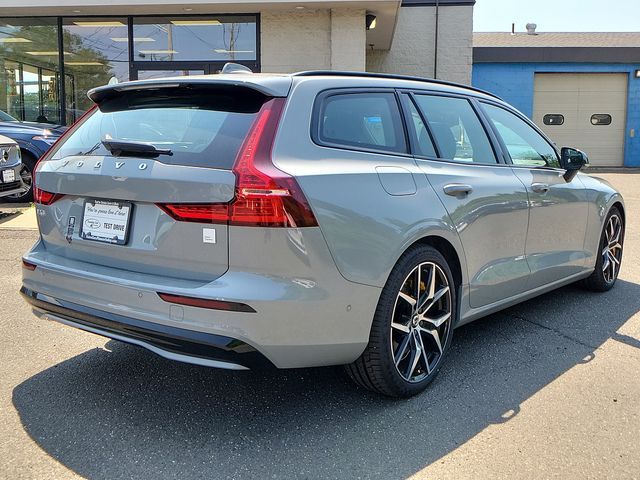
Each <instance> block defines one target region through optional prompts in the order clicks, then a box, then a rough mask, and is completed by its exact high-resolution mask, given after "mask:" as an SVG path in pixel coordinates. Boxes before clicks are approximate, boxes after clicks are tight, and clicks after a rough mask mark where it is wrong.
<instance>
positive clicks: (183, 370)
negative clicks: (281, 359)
mask: <svg viewBox="0 0 640 480" xmlns="http://www.w3.org/2000/svg"><path fill="white" fill-rule="evenodd" d="M639 299H640V285H636V284H633V283H629V282H624V281H619V282H618V284H617V285H616V287H615V288H614V289H613V290H612V291H611V292H609V293H607V294H593V293H588V292H584V291H582V290H580V289H579V288H577V287H575V286H568V287H565V288H562V289H560V290H558V291H556V292H553V293H550V294H547V295H545V296H543V297H540V298H538V299H534V300H531V301H529V302H526V303H524V304H522V305H519V306H517V307H513V308H510V309H508V310H506V311H504V312H502V313H499V314H495V315H492V316H491V317H489V318H487V319H484V320H480V321H477V322H475V323H472V324H470V325H467V326H464V327H461V328H460V329H458V330H457V331H456V333H455V335H454V346H453V348H452V351H451V353H450V356H449V358H448V361H447V362H446V364H445V366H444V367H443V369H442V371H441V372H440V376H439V377H438V378H437V379H436V380H435V381H434V383H433V384H432V385H431V387H430V388H429V389H428V390H427V391H426V392H425V393H424V394H422V395H419V396H417V397H414V398H412V399H409V400H391V399H387V398H383V397H380V396H377V395H374V394H371V393H368V392H366V391H364V390H360V389H358V388H357V387H355V386H353V385H351V383H350V382H349V381H348V380H347V379H346V378H345V377H344V375H343V373H342V370H341V369H340V368H324V369H306V370H291V371H276V372H271V373H254V372H229V371H222V370H213V369H207V368H202V367H195V366H190V365H183V364H178V363H172V362H169V361H166V360H164V359H162V358H160V357H157V356H155V355H153V354H151V353H148V352H146V351H145V350H142V349H139V348H136V347H133V346H129V345H124V344H121V343H118V342H114V341H111V342H108V343H107V349H95V350H90V351H87V352H85V353H83V354H81V355H78V356H76V357H74V358H71V359H69V360H67V361H64V362H62V363H60V364H58V365H55V366H54V367H52V368H49V369H47V370H45V371H43V372H41V373H39V374H37V375H35V376H33V377H32V378H29V379H28V380H26V381H25V382H23V383H22V384H20V385H18V386H17V387H16V388H15V389H14V391H13V403H14V405H15V407H16V409H17V410H18V412H19V414H20V418H21V421H22V424H23V426H24V428H25V429H26V431H27V432H28V434H29V435H30V436H31V437H32V438H33V439H34V440H35V441H36V442H37V444H38V445H39V446H40V447H41V448H42V449H43V450H44V451H45V452H46V453H47V454H49V455H51V456H52V457H53V458H55V459H56V460H57V461H59V462H61V463H62V464H64V465H65V466H67V467H68V468H70V469H72V470H73V471H75V472H77V473H78V474H80V475H82V476H84V477H87V478H91V479H113V478H125V477H126V478H154V479H160V478H181V479H189V478H203V477H209V478H230V477H233V478H235V477H241V478H261V479H263V478H291V477H295V478H372V477H373V478H385V479H400V478H406V477H407V476H409V475H411V474H413V473H415V472H417V471H419V470H421V469H422V468H424V467H425V466H427V465H429V464H431V463H433V462H436V461H438V460H439V459H441V458H442V457H443V456H444V455H446V454H447V453H448V452H450V451H452V450H454V449H455V448H457V447H458V446H459V445H461V444H463V443H465V442H466V441H467V440H469V439H470V438H472V437H473V436H475V435H476V434H477V433H479V432H480V431H482V430H483V429H485V428H486V427H487V426H489V425H491V424H495V423H502V422H508V421H509V420H510V419H512V418H514V417H515V416H516V415H517V414H518V412H519V409H520V404H521V403H522V402H524V401H525V400H527V399H528V398H529V397H531V396H532V395H534V394H535V393H536V392H537V391H539V390H540V389H542V388H544V387H545V385H547V384H549V383H550V382H552V381H553V380H554V379H556V378H557V377H558V376H560V375H561V374H563V373H564V372H566V371H567V370H569V369H571V368H572V367H574V366H576V365H579V364H581V363H585V362H588V361H590V360H591V359H593V358H594V356H597V355H598V352H597V348H598V347H599V346H600V345H601V344H602V343H604V342H605V341H606V340H607V339H609V338H611V337H615V336H617V337H618V339H620V338H619V337H620V335H619V334H616V331H617V330H618V329H619V328H620V327H621V326H622V325H623V324H624V323H625V322H626V321H627V320H628V319H629V318H630V317H631V316H632V315H634V314H635V313H637V312H638V311H640V300H639ZM636 346H637V345H636Z"/></svg>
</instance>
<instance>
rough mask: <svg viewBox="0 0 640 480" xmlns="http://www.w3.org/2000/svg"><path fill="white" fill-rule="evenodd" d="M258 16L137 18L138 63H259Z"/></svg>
mask: <svg viewBox="0 0 640 480" xmlns="http://www.w3.org/2000/svg"><path fill="white" fill-rule="evenodd" d="M256 30H257V29H256V17H255V16H252V15H239V16H236V15H233V16H215V17H209V16H197V17H174V18H171V17H134V19H133V45H134V61H139V62H144V61H149V62H153V61H160V62H172V61H201V60H206V61H234V60H235V61H237V60H256V58H257V57H256V55H257V52H256V43H257V42H256Z"/></svg>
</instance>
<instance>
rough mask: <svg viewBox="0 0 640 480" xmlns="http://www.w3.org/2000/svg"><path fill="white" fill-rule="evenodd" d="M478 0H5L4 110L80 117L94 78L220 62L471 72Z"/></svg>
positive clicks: (283, 68) (205, 67)
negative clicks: (184, 0) (474, 21)
mask: <svg viewBox="0 0 640 480" xmlns="http://www.w3.org/2000/svg"><path fill="white" fill-rule="evenodd" d="M474 3H475V1H474V0H466V1H465V0H425V1H421V0H403V1H401V0H327V1H324V0H323V1H321V0H315V1H292V0H253V1H245V0H234V1H230V0H217V1H212V0H192V1H189V2H180V1H176V0H173V1H171V0H153V1H149V0H113V1H106V0H59V1H57V2H51V1H44V0H21V1H20V2H16V1H12V2H0V78H1V79H2V82H1V84H2V89H1V90H0V110H2V111H4V112H6V113H8V114H10V115H11V116H13V117H15V118H17V119H19V120H29V121H43V122H50V123H61V124H69V123H71V122H73V121H74V120H75V119H76V118H77V117H78V116H79V115H81V114H82V112H84V111H86V110H87V108H88V107H89V100H88V99H87V97H86V93H87V91H88V90H89V89H91V88H93V87H97V86H100V85H104V84H107V83H115V82H123V81H127V80H136V79H145V78H154V77H164V76H175V75H195V74H203V73H204V74H208V73H217V72H219V71H220V69H221V68H222V66H223V65H224V64H225V63H226V62H236V63H240V64H244V65H246V66H248V67H250V68H251V69H252V70H253V71H256V72H295V71H302V70H312V69H320V70H356V71H371V72H385V73H396V74H408V75H420V76H427V77H437V78H440V79H445V80H451V81H456V82H461V83H470V81H471V65H472V29H473V5H474Z"/></svg>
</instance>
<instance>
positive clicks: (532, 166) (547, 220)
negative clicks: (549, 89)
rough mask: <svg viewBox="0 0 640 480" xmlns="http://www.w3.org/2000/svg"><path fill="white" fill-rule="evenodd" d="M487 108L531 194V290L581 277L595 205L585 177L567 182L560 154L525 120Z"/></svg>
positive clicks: (499, 109) (502, 109)
mask: <svg viewBox="0 0 640 480" xmlns="http://www.w3.org/2000/svg"><path fill="white" fill-rule="evenodd" d="M482 105H483V109H484V111H485V112H486V114H487V116H488V117H489V118H490V120H491V123H492V124H493V125H494V126H495V129H496V132H497V134H498V135H499V137H500V139H501V141H502V143H503V145H504V148H505V149H506V150H507V151H508V152H509V155H510V157H511V161H512V163H513V167H512V168H513V171H514V173H515V174H516V175H517V176H518V178H519V179H520V180H521V181H522V183H523V184H524V186H525V187H526V188H527V193H528V195H529V204H530V213H529V229H528V234H527V248H526V255H527V262H528V263H529V267H530V268H531V278H530V281H529V285H528V289H533V288H537V287H540V286H543V285H547V284H549V283H551V282H554V281H557V280H561V279H563V278H566V277H568V276H571V275H573V274H576V273H579V272H581V271H582V270H583V269H584V268H585V259H586V252H585V249H584V239H585V233H586V227H587V216H588V210H589V205H588V202H587V193H586V190H585V189H584V186H583V184H582V182H581V181H580V178H578V177H575V178H574V179H573V180H572V181H571V182H567V181H565V179H564V178H563V174H564V170H562V169H561V168H560V161H559V158H558V154H557V152H556V149H555V148H554V147H553V146H552V145H551V144H550V143H549V142H548V141H547V140H546V139H545V138H544V137H543V136H542V135H541V134H540V133H538V132H537V131H536V129H534V128H533V127H532V126H531V125H529V123H528V122H526V121H525V120H524V119H523V118H521V117H520V116H518V115H516V114H515V113H512V112H510V111H508V110H506V109H504V108H502V107H500V106H498V105H494V104H489V103H483V104H482Z"/></svg>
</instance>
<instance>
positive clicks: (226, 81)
mask: <svg viewBox="0 0 640 480" xmlns="http://www.w3.org/2000/svg"><path fill="white" fill-rule="evenodd" d="M239 73H240V72H237V73H234V74H230V75H227V74H221V75H209V76H201V77H175V78H165V79H158V80H155V79H154V80H136V81H133V82H124V83H118V84H115V85H105V86H103V87H97V88H93V89H91V90H89V92H88V93H87V96H88V97H89V98H90V99H91V100H92V101H93V102H95V103H97V104H100V103H102V102H103V101H104V100H106V99H108V98H113V97H115V96H118V95H121V94H123V93H126V92H132V91H144V90H163V89H175V88H180V87H183V88H186V89H188V88H193V89H202V88H207V87H208V88H215V87H238V88H247V89H251V90H255V91H257V92H259V93H262V94H263V95H265V96H267V97H286V96H287V95H289V90H290V89H291V84H292V78H291V77H290V76H288V75H282V76H273V77H260V76H259V75H251V74H249V73H246V72H243V73H242V74H239Z"/></svg>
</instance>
